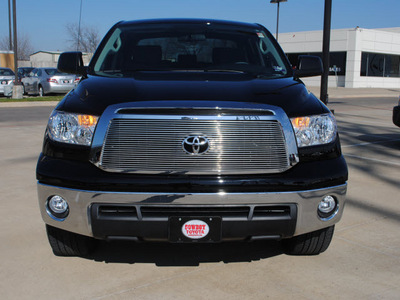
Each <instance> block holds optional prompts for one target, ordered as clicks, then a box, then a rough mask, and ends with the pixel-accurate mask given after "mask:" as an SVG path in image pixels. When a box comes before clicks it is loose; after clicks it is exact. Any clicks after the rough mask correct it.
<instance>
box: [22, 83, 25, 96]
mask: <svg viewBox="0 0 400 300" xmlns="http://www.w3.org/2000/svg"><path fill="white" fill-rule="evenodd" d="M22 94H23V95H26V90H25V85H24V84H22Z"/></svg>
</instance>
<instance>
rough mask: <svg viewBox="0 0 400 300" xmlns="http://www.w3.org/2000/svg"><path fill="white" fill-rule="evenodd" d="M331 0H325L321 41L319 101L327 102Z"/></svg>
mask: <svg viewBox="0 0 400 300" xmlns="http://www.w3.org/2000/svg"><path fill="white" fill-rule="evenodd" d="M331 15H332V0H325V11H324V34H323V41H322V44H323V45H322V63H323V66H324V73H323V74H322V76H321V95H320V98H321V101H322V102H324V103H325V104H327V103H328V75H329V44H330V39H331Z"/></svg>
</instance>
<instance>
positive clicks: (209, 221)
mask: <svg viewBox="0 0 400 300" xmlns="http://www.w3.org/2000/svg"><path fill="white" fill-rule="evenodd" d="M169 240H170V241H171V242H175V243H190V242H219V241H220V240H221V217H170V218H169Z"/></svg>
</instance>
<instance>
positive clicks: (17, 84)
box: [12, 0, 22, 99]
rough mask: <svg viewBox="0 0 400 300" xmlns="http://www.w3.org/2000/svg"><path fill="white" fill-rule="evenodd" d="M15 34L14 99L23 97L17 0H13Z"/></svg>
mask: <svg viewBox="0 0 400 300" xmlns="http://www.w3.org/2000/svg"><path fill="white" fill-rule="evenodd" d="M13 35H14V45H13V46H14V71H15V82H14V86H13V93H12V98H13V99H22V85H21V84H20V82H19V79H18V43H17V4H16V0H13Z"/></svg>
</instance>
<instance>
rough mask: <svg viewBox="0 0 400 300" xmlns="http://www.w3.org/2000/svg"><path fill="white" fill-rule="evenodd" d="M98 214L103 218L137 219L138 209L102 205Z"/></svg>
mask: <svg viewBox="0 0 400 300" xmlns="http://www.w3.org/2000/svg"><path fill="white" fill-rule="evenodd" d="M98 214H99V216H102V217H117V216H121V217H135V218H137V211H136V207H134V206H122V205H102V206H99V207H98Z"/></svg>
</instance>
